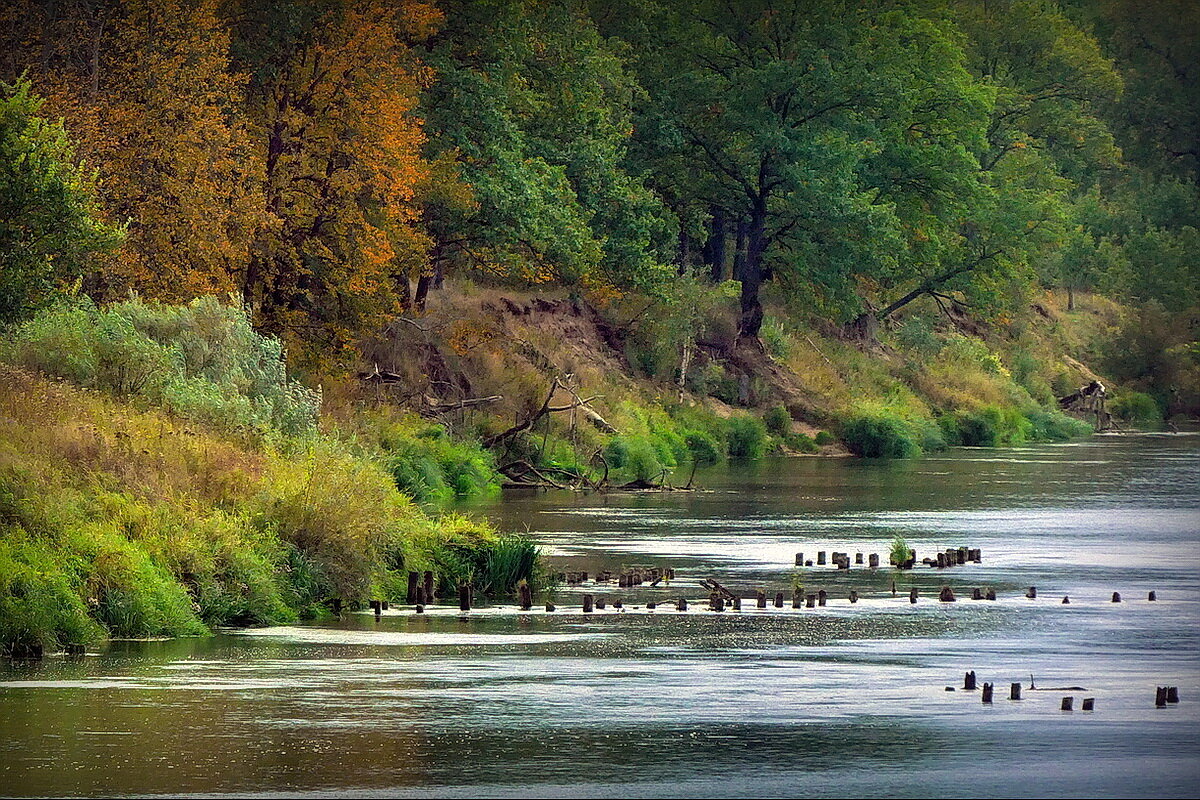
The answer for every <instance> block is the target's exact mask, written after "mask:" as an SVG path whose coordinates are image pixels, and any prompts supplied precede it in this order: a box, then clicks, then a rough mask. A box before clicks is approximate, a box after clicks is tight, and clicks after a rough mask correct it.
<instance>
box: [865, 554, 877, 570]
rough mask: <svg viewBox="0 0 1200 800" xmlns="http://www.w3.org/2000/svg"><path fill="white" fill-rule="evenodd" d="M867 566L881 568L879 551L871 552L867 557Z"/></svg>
mask: <svg viewBox="0 0 1200 800" xmlns="http://www.w3.org/2000/svg"><path fill="white" fill-rule="evenodd" d="M867 566H869V567H870V568H871V569H879V553H871V555H870V556H868V557H867Z"/></svg>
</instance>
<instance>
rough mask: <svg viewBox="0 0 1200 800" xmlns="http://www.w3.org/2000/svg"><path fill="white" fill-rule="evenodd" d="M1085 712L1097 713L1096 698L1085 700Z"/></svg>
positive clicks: (1086, 698)
mask: <svg viewBox="0 0 1200 800" xmlns="http://www.w3.org/2000/svg"><path fill="white" fill-rule="evenodd" d="M1083 710H1084V711H1095V710H1096V698H1094V697H1085V698H1083Z"/></svg>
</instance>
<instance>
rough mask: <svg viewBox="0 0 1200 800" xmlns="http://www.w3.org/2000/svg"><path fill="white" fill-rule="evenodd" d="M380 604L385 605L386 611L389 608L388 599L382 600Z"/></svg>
mask: <svg viewBox="0 0 1200 800" xmlns="http://www.w3.org/2000/svg"><path fill="white" fill-rule="evenodd" d="M380 605H381V606H382V607H383V610H384V611H387V610H388V601H387V600H381V601H380Z"/></svg>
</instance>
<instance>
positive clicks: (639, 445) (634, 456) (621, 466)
mask: <svg viewBox="0 0 1200 800" xmlns="http://www.w3.org/2000/svg"><path fill="white" fill-rule="evenodd" d="M659 456H660V453H659V451H658V450H656V449H655V447H654V443H653V442H652V441H651V439H650V438H649V437H647V436H639V435H624V436H614V437H613V438H612V440H611V441H610V442H609V443H608V445H607V446H605V448H604V458H605V460H606V461H607V462H608V466H609V468H610V469H612V470H614V471H616V472H617V473H618V474H621V475H624V476H626V477H627V478H628V479H629V480H633V481H644V482H647V483H651V482H655V481H657V480H658V479H659V478H660V477H661V476H662V473H663V469H664V468H665V466H666V465H664V464H663V463H662V461H661V460H660V458H659Z"/></svg>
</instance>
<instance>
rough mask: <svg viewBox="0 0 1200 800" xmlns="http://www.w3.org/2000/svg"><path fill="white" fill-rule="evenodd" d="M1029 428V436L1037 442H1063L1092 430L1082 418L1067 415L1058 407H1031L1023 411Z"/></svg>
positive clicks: (1085, 434)
mask: <svg viewBox="0 0 1200 800" xmlns="http://www.w3.org/2000/svg"><path fill="white" fill-rule="evenodd" d="M1025 416H1026V417H1028V419H1029V423H1030V425H1031V426H1032V428H1031V438H1032V439H1033V440H1035V441H1039V442H1065V441H1068V440H1070V439H1078V438H1079V437H1081V436H1087V435H1088V434H1090V433H1092V432H1093V428H1092V426H1091V425H1089V424H1088V423H1086V422H1084V421H1083V420H1078V419H1075V418H1074V417H1071V416H1068V415H1066V414H1064V413H1063V412H1061V411H1059V410H1058V409H1050V410H1047V409H1044V408H1032V409H1029V410H1028V411H1026V412H1025Z"/></svg>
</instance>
